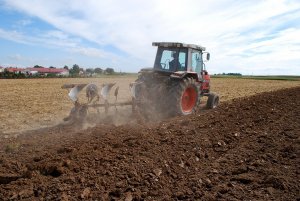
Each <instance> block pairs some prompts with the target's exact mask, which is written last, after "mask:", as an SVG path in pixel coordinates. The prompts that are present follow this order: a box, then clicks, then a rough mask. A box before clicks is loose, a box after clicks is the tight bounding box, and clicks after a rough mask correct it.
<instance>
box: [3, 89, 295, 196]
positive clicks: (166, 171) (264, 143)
mask: <svg viewBox="0 0 300 201" xmlns="http://www.w3.org/2000/svg"><path fill="white" fill-rule="evenodd" d="M299 100H300V88H299V87H298V88H291V89H285V90H281V91H276V92H271V93H264V94H258V95H256V96H253V97H248V98H243V99H237V100H234V101H232V102H231V103H223V104H221V105H220V106H219V107H218V108H217V109H215V110H205V111H200V112H199V113H197V114H195V115H189V116H184V117H178V118H173V119H170V120H167V121H164V122H161V123H159V124H148V125H136V124H132V125H130V124H129V125H123V126H118V127H116V126H113V125H104V124H102V125H101V124H98V125H97V126H96V127H93V128H89V129H86V130H80V129H78V128H76V127H75V128H74V127H73V126H74V125H73V126H72V125H59V126H56V127H52V128H47V129H42V130H36V131H30V132H26V133H22V134H19V135H18V136H16V137H7V138H4V137H2V138H1V139H0V200H21V199H23V200H96V199H97V200H126V201H130V200H300V184H299V182H300V176H299V175H300V174H299V173H300V160H299V156H300V153H299V152H300V140H299V137H300V101H299Z"/></svg>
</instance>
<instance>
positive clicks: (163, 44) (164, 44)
mask: <svg viewBox="0 0 300 201" xmlns="http://www.w3.org/2000/svg"><path fill="white" fill-rule="evenodd" d="M152 46H158V47H187V48H192V49H196V50H201V51H205V49H206V48H205V47H202V46H200V45H193V44H185V43H178V42H153V43H152Z"/></svg>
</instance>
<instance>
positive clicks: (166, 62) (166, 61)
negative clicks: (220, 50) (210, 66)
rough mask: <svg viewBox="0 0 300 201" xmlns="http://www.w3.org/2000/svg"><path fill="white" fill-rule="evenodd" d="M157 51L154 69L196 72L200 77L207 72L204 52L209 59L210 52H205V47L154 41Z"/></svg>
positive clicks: (171, 71)
mask: <svg viewBox="0 0 300 201" xmlns="http://www.w3.org/2000/svg"><path fill="white" fill-rule="evenodd" d="M152 45H153V46H157V47H158V48H157V53H156V58H155V62H154V70H157V71H165V72H170V73H173V72H178V71H183V72H194V73H197V74H198V76H199V77H202V74H203V73H205V72H206V70H205V64H204V61H203V54H206V60H209V57H210V55H209V53H206V52H204V51H205V47H202V46H199V45H192V44H184V43H169V42H154V43H152Z"/></svg>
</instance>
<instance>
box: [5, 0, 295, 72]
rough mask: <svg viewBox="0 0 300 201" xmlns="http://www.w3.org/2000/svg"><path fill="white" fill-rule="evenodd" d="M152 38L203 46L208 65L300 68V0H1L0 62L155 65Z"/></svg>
mask: <svg viewBox="0 0 300 201" xmlns="http://www.w3.org/2000/svg"><path fill="white" fill-rule="evenodd" d="M153 41H177V42H185V43H193V44H199V45H202V46H205V47H206V48H207V51H209V52H210V53H211V61H209V62H208V63H207V64H206V66H207V68H208V69H209V71H210V72H211V73H223V72H227V73H228V72H239V73H242V74H254V75H274V74H288V75H300V1H299V0H251V1H244V0H240V1H233V0H210V1H201V0H187V1H182V0H153V1H141V0H128V1H121V0H111V1H102V0H87V1H82V0H73V1H69V0H52V1H49V0H0V44H1V46H0V47H1V48H0V65H1V66H19V67H24V66H33V65H36V64H38V65H43V66H46V67H48V66H56V67H63V66H64V65H68V66H72V65H73V64H75V63H76V64H78V65H80V66H82V67H85V68H88V67H114V68H115V70H116V71H126V72H137V71H138V70H139V69H140V68H143V67H151V66H153V62H154V57H155V52H156V48H155V47H152V46H151V43H152V42H153Z"/></svg>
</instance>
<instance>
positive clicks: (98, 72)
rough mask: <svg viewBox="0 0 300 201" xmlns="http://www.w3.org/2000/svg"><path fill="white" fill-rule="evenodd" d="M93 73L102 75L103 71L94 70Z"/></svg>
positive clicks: (99, 69) (100, 69)
mask: <svg viewBox="0 0 300 201" xmlns="http://www.w3.org/2000/svg"><path fill="white" fill-rule="evenodd" d="M94 72H95V73H97V74H102V73H103V70H102V68H95V70H94Z"/></svg>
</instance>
